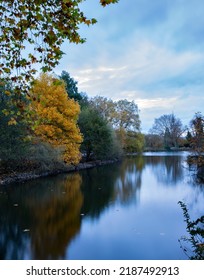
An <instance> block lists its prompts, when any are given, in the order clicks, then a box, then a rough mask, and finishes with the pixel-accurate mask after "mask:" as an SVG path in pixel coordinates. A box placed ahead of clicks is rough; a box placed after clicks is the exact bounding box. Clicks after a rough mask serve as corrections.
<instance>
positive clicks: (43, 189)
mask: <svg viewBox="0 0 204 280" xmlns="http://www.w3.org/2000/svg"><path fill="white" fill-rule="evenodd" d="M80 185H81V176H80V175H79V174H73V175H71V176H68V177H67V176H64V177H63V178H60V180H59V179H58V178H55V177H53V178H49V179H46V180H36V181H33V182H29V184H28V183H26V184H25V185H22V186H20V187H14V188H12V187H11V188H9V189H6V188H5V189H4V191H3V195H1V196H0V200H1V203H0V209H1V213H4V211H5V210H9V211H8V212H7V213H6V215H5V214H4V215H1V217H0V232H1V239H0V244H1V245H0V252H1V259H24V258H32V259H63V257H64V254H65V248H66V246H67V245H68V244H69V242H70V241H71V240H72V239H73V238H74V236H75V235H76V234H77V233H78V232H79V230H80V224H81V222H80V220H81V215H80V213H81V212H80V211H81V207H82V204H83V196H82V193H81V190H80ZM22 194H23V195H22ZM5 203H6V205H5ZM14 207H15V209H14Z"/></svg>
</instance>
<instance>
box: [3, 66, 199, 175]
mask: <svg viewBox="0 0 204 280" xmlns="http://www.w3.org/2000/svg"><path fill="white" fill-rule="evenodd" d="M22 99H23V103H24V104H25V105H24V106H25V107H24V111H23V114H22V113H19V107H18V106H19V103H16V102H15V101H16V95H15V92H14V90H13V85H12V81H9V82H5V80H1V87H0V130H1V133H0V141H1V149H0V159H1V161H0V168H1V169H0V170H1V173H3V174H5V173H11V172H19V171H26V172H27V171H32V172H33V171H34V170H35V172H37V173H40V172H44V171H53V170H59V169H60V170H61V169H62V170H63V169H64V168H65V167H66V166H70V165H73V164H74V165H76V164H78V163H79V162H80V161H82V160H83V161H92V160H107V159H119V158H120V157H121V156H123V155H125V154H129V153H138V152H142V151H144V150H153V151H158V150H172V149H173V150H175V149H191V150H192V151H193V157H190V159H189V163H190V164H191V165H194V166H196V168H197V173H198V174H199V175H200V177H202V174H203V165H204V160H203V152H204V117H203V116H202V115H201V114H200V113H197V114H195V116H194V118H193V119H192V120H191V121H190V125H189V127H187V126H183V124H182V122H181V120H180V119H179V118H177V117H176V116H175V115H174V114H169V115H163V116H161V117H159V118H156V119H155V121H154V124H153V126H152V129H151V130H150V132H149V133H148V134H142V132H141V121H140V117H139V110H138V106H137V104H135V102H134V101H128V100H126V99H124V100H119V101H113V100H112V99H108V98H105V97H102V96H96V97H94V98H89V97H88V96H87V95H86V94H85V93H81V92H79V90H78V87H77V82H76V81H75V80H74V79H73V78H72V77H71V76H70V75H69V73H67V72H66V71H62V73H61V75H60V76H59V77H57V76H56V75H49V74H45V73H43V74H41V75H40V76H39V77H38V78H37V79H36V80H35V81H34V82H33V84H32V87H31V89H30V91H29V92H28V93H27V94H26V95H24V96H22Z"/></svg>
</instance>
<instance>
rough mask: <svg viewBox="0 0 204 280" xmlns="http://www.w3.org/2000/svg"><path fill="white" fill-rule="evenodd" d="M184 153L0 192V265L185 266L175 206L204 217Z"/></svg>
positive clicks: (203, 199)
mask: <svg viewBox="0 0 204 280" xmlns="http://www.w3.org/2000/svg"><path fill="white" fill-rule="evenodd" d="M185 158H186V154H185V153H184V154H176V155H173V154H170V155H169V154H168V155H165V154H154V155H152V154H146V155H145V156H138V157H130V158H127V159H125V160H124V161H123V162H122V163H117V164H113V165H107V166H103V167H99V168H94V169H91V170H84V171H82V172H79V173H73V174H68V175H59V176H56V177H49V178H43V179H39V180H34V181H30V182H26V183H19V184H15V185H12V186H5V187H1V188H0V259H82V260H83V259H116V260H118V259H149V260H153V259H164V260H170V259H187V256H186V255H185V254H184V251H183V250H182V249H181V248H180V243H179V242H178V239H179V238H180V237H181V236H185V235H187V233H186V224H185V223H184V218H183V213H182V210H181V208H180V206H179V205H178V201H179V200H182V201H184V202H185V203H186V204H187V206H188V208H189V212H190V215H191V217H192V218H197V217H199V216H201V215H203V214H204V186H200V185H196V184H195V183H194V181H193V179H192V177H191V174H190V172H189V170H188V168H187V166H186V163H185Z"/></svg>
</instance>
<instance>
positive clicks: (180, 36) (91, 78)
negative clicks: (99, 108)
mask: <svg viewBox="0 0 204 280" xmlns="http://www.w3.org/2000/svg"><path fill="white" fill-rule="evenodd" d="M81 9H82V10H83V11H84V13H85V15H86V16H87V17H90V18H92V17H94V18H96V19H97V21H98V22H97V24H95V25H93V26H90V27H86V26H82V27H81V28H80V34H81V35H82V37H85V38H86V43H85V44H80V45H74V44H70V43H68V42H66V43H64V45H63V49H62V50H63V51H64V52H65V55H64V56H63V58H62V59H61V61H60V63H59V65H58V66H57V68H56V69H55V73H56V74H61V72H62V71H63V70H65V71H67V72H68V73H69V74H70V76H71V77H73V78H74V79H75V80H76V81H77V82H78V89H79V91H80V92H86V94H87V95H88V97H94V96H96V95H100V96H104V97H107V98H111V99H112V100H115V101H117V100H120V99H127V100H129V101H134V102H135V103H136V104H137V105H138V108H139V115H140V120H141V129H142V132H144V133H148V131H149V129H150V128H151V127H152V125H153V123H154V120H155V118H159V117H160V116H162V115H163V114H171V113H174V114H175V116H176V117H178V118H180V119H181V121H182V123H183V124H184V125H189V122H190V120H191V119H192V118H193V116H194V115H195V113H196V112H201V113H202V114H203V113H204V112H203V107H204V76H203V74H204V16H203V11H204V1H203V0H153V1H152V0H119V3H118V4H114V5H109V6H107V7H105V8H103V7H102V6H100V4H99V0H86V1H85V2H84V3H83V4H82V5H81Z"/></svg>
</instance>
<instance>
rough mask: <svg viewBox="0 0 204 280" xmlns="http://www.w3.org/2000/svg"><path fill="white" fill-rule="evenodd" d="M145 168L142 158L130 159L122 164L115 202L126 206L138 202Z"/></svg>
mask: <svg viewBox="0 0 204 280" xmlns="http://www.w3.org/2000/svg"><path fill="white" fill-rule="evenodd" d="M143 168H144V158H143V157H142V156H137V157H129V158H127V159H125V160H124V161H123V162H122V164H121V166H120V171H119V172H118V175H119V176H118V178H117V180H116V182H115V192H114V197H115V200H118V201H119V202H120V203H121V204H124V205H128V204H130V203H132V202H137V201H138V199H139V192H140V188H141V183H142V179H141V175H142V170H143Z"/></svg>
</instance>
